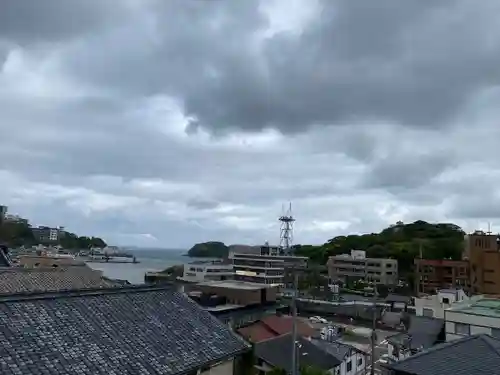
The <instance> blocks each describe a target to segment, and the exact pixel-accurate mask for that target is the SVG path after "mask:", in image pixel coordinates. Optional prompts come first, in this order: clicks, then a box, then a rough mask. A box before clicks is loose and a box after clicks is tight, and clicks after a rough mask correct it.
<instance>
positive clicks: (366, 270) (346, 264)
mask: <svg viewBox="0 0 500 375" xmlns="http://www.w3.org/2000/svg"><path fill="white" fill-rule="evenodd" d="M327 266H328V276H329V278H330V280H332V281H335V280H340V281H343V282H349V281H353V280H364V281H366V282H374V283H375V284H383V285H396V284H397V283H398V261H397V260H395V259H386V258H365V257H360V256H353V255H348V254H342V255H336V256H332V257H330V258H329V260H328V263H327Z"/></svg>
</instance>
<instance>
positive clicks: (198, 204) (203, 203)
mask: <svg viewBox="0 0 500 375" xmlns="http://www.w3.org/2000/svg"><path fill="white" fill-rule="evenodd" d="M186 204H187V205H188V206H189V207H193V208H197V209H200V210H210V209H214V208H217V207H218V206H219V202H213V201H209V200H205V199H200V198H193V199H190V200H188V201H187V202H186Z"/></svg>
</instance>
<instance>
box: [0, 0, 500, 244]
mask: <svg viewBox="0 0 500 375" xmlns="http://www.w3.org/2000/svg"><path fill="white" fill-rule="evenodd" d="M319 3H320V4H321V6H320V8H321V9H320V10H321V11H320V12H318V14H317V15H316V16H315V17H314V18H313V19H312V20H310V22H308V24H307V26H305V28H304V29H303V30H302V32H296V33H288V32H279V33H277V34H274V35H272V36H271V37H267V39H263V37H262V31H263V30H264V29H265V28H266V27H267V26H268V25H269V24H270V23H269V20H267V19H266V16H265V15H264V14H263V13H262V12H260V10H259V3H258V2H256V1H244V0H242V1H201V0H200V1H196V0H190V1H181V0H168V1H165V0H164V1H162V0H150V1H142V2H139V1H134V0H131V1H129V0H123V1H114V0H100V1H97V0H81V1H79V0H71V1H69V0H68V1H64V0H58V1H55V0H44V1H41V0H40V1H38V2H36V1H35V0H31V1H30V0H25V1H15V2H12V1H11V0H6V1H1V0H0V66H2V63H3V62H4V61H5V59H6V58H7V57H8V56H9V52H11V51H15V53H13V54H12V55H10V56H9V60H8V62H9V64H8V65H9V66H8V68H9V69H3V70H0V178H2V181H1V182H2V184H3V185H2V186H3V187H5V186H9V189H2V191H0V198H1V199H0V200H2V201H4V200H5V201H8V200H10V201H8V203H9V204H10V202H14V203H12V205H13V206H14V207H16V205H17V207H18V209H19V212H20V213H22V214H26V215H27V216H29V217H33V218H34V220H36V221H40V222H43V221H46V223H47V224H54V225H57V224H60V223H61V222H62V223H65V224H66V225H67V226H71V228H75V230H77V229H78V228H81V230H82V233H90V234H100V233H104V234H105V235H108V234H109V235H110V236H111V238H121V237H123V236H124V237H123V238H127V237H126V236H127V233H129V234H131V236H134V235H135V234H137V235H138V236H139V237H140V236H141V234H143V235H147V234H149V233H151V234H152V235H153V236H156V237H158V238H160V240H162V241H165V242H167V243H169V241H172V238H175V241H177V243H185V244H186V245H187V244H189V245H190V244H191V242H192V241H194V240H195V239H196V240H198V239H200V240H201V239H203V240H213V239H224V238H230V239H233V238H234V240H235V241H236V242H241V241H239V238H240V237H239V236H240V235H241V236H244V235H246V234H245V233H250V232H251V233H252V235H251V236H252V239H256V241H257V243H258V242H259V241H262V240H263V238H262V236H263V234H262V233H263V232H262V230H260V229H256V227H258V226H262V227H265V226H266V225H267V224H265V223H267V222H268V220H269V222H273V223H274V222H275V221H276V220H275V219H276V218H275V216H276V215H277V214H278V213H279V210H280V206H281V203H282V202H283V201H287V200H292V201H294V207H297V211H298V212H299V213H298V215H299V216H301V218H300V221H301V223H300V224H299V226H298V227H299V228H300V226H301V225H302V228H306V227H307V228H310V229H307V230H309V231H310V235H311V238H312V239H313V240H314V241H323V240H324V239H325V238H326V236H330V237H331V236H333V235H334V234H336V233H333V232H339V231H343V230H340V229H338V230H337V229H331V228H334V227H336V224H335V223H338V222H348V223H349V226H348V229H346V230H348V231H366V230H378V229H380V226H381V225H385V224H386V223H391V222H392V221H393V219H394V217H398V219H406V218H413V217H414V216H418V215H421V214H422V212H424V214H425V215H429V217H432V218H433V217H436V218H437V217H439V214H440V213H441V212H442V210H441V211H439V210H438V209H437V208H436V209H435V207H434V206H436V207H437V206H441V205H442V204H441V203H442V202H445V201H446V202H447V203H449V202H452V203H453V204H454V205H456V206H457V207H456V208H454V209H453V210H452V209H450V211H449V213H450V215H457V216H467V215H471V216H474V217H476V216H477V217H479V216H481V215H487V216H488V215H489V216H491V215H493V214H494V213H491V212H489V211H484V213H481V209H479V208H477V207H478V206H479V203H478V204H476V203H474V204H473V203H470V204H471V205H475V207H476V210H479V211H475V212H474V211H473V210H472V208H468V207H469V206H468V205H467V204H468V203H467V204H464V205H461V204H460V199H463V197H464V196H467V195H474V194H476V195H479V193H478V192H484V191H483V190H482V189H481V188H478V186H477V184H476V183H475V182H474V183H471V182H470V181H467V179H465V178H464V177H463V176H468V175H467V173H466V171H465V172H464V171H463V170H459V171H458V172H456V175H455V176H453V178H449V179H448V180H446V179H443V175H446V174H447V173H449V172H450V171H456V170H457V168H458V167H457V166H458V165H459V164H461V163H462V164H466V163H468V162H470V160H467V158H466V157H465V156H464V155H469V157H470V158H472V159H474V160H475V161H480V160H483V159H486V158H491V159H495V158H496V159H498V152H497V151H496V150H497V148H496V146H495V145H490V144H489V143H488V144H489V146H486V145H485V143H487V142H484V141H481V140H478V139H475V138H473V136H472V132H471V133H467V132H465V133H464V134H462V133H463V132H464V129H459V128H458V127H457V126H453V125H456V124H453V123H454V122H455V123H456V122H458V123H464V122H466V125H467V126H470V127H473V126H474V127H478V128H480V129H481V130H482V131H483V132H482V133H481V137H483V138H484V137H486V138H488V141H491V140H494V139H498V135H497V134H495V133H492V132H491V131H490V129H489V128H488V125H487V122H485V123H482V122H481V121H479V120H476V121H469V122H467V121H464V120H463V119H462V118H461V117H460V115H461V112H462V111H463V110H464V109H466V108H468V107H469V106H470V105H472V106H474V107H475V108H474V109H477V108H479V109H478V111H480V112H481V113H482V114H484V112H483V111H482V108H483V106H482V105H478V104H477V103H478V102H477V96H476V94H477V93H478V92H480V91H482V90H485V89H488V88H489V87H493V86H494V85H498V83H499V80H500V78H499V77H500V74H498V73H500V48H499V45H500V32H499V31H500V29H499V28H498V26H497V24H498V22H497V15H498V13H499V12H500V2H498V1H497V0H481V1H478V2H471V1H467V0H453V1H452V0H435V1H423V0H407V1H401V0H377V1H376V2H373V4H372V3H371V2H365V1H362V0H359V1H357V0H323V1H319ZM42 4H43V6H42ZM282 4H285V5H286V4H287V2H286V1H285V0H283V2H282ZM304 5H308V2H307V1H304ZM6 10H7V11H6ZM282 13H287V9H285V10H283V11H282ZM305 13H306V12H305ZM286 15H287V14H285V16H286ZM281 16H283V14H281ZM284 18H286V17H284ZM292 18H293V17H292ZM292 22H293V21H292ZM5 67H6V66H4V68H5ZM0 69H1V68H0ZM165 98H167V99H169V98H174V99H176V101H177V103H178V104H179V105H180V107H181V109H182V110H183V111H184V113H185V115H187V116H189V117H190V118H188V119H179V118H178V117H181V116H177V117H175V116H172V115H171V113H169V110H170V109H171V108H170V107H171V106H170V104H169V103H168V100H164V99H165ZM493 98H495V97H494V96H493ZM157 99H158V100H157ZM490 100H491V99H490ZM492 102H493V104H495V102H496V100H492ZM471 103H472V104H471ZM491 104H492V103H491V102H490V104H488V105H490V106H491ZM451 120H455V121H451ZM450 122H451V123H452V124H450ZM186 124H189V125H188V126H187V127H186V129H185V133H186V134H184V133H183V131H184V130H183V126H184V125H186ZM327 125H328V126H327ZM464 127H466V126H465V125H464ZM265 128H276V129H279V130H280V131H281V132H282V133H283V134H284V135H276V134H274V133H273V134H271V135H270V136H269V137H268V138H269V139H270V140H269V139H265V140H263V141H262V142H260V141H256V142H255V144H258V145H257V146H255V145H252V142H250V141H248V139H249V137H251V136H253V135H255V134H251V135H250V134H249V133H252V132H254V133H258V132H259V131H260V130H262V129H265ZM408 128H412V129H413V130H408ZM415 128H419V129H421V128H425V129H426V130H425V131H423V130H418V131H417V130H414V129H415ZM435 128H439V129H438V130H429V129H435ZM206 129H208V130H209V131H210V132H211V136H212V137H211V138H210V137H208V138H209V139H207V137H205V136H206V134H205V133H204V131H205V130H206ZM240 130H245V131H248V132H249V133H247V134H246V136H245V139H243V140H242V139H241V138H242V137H241V134H236V135H235V134H231V133H238V132H239V131H240ZM271 133H272V132H271ZM290 133H294V134H290ZM214 134H215V135H222V136H223V135H230V136H231V137H233V136H234V138H235V140H234V142H233V140H232V139H229V141H228V138H224V137H213V135H214ZM260 135H262V134H259V136H260ZM264 135H265V136H266V137H267V133H266V134H264ZM417 135H420V137H418V136H417ZM273 137H274V138H273ZM236 138H238V139H236ZM264 138H265V137H264ZM436 139H437V140H438V141H436ZM226 141H228V142H227V143H226V144H224V142H226ZM259 142H260V143H259ZM229 143H230V144H229ZM228 144H229V145H228ZM473 145H474V146H473ZM403 146H404V147H403ZM480 146H481V147H483V146H484V149H485V150H486V149H487V151H488V155H487V156H486V154H481V155H479V153H480V152H476V151H475V147H477V148H479V147H480ZM252 147H254V148H252ZM345 154H347V155H348V157H347V156H345ZM481 168H482V169H484V170H486V171H487V173H489V171H490V169H492V168H493V169H494V168H496V166H491V165H488V166H486V165H482V166H481ZM2 169H3V170H7V171H15V173H6V172H4V171H2ZM16 176H17V177H18V179H16V178H15V177H16ZM141 179H148V181H144V180H141ZM469 180H470V179H469ZM478 180H479V178H478ZM148 183H149V184H150V185H148ZM489 183H491V185H493V186H497V185H498V184H497V182H496V178H495V181H493V180H492V181H490V182H489ZM44 184H45V186H43V185H44ZM29 189H32V191H29ZM45 190H47V191H45ZM388 193H389V194H388ZM44 194H45V195H44ZM488 194H490V195H491V193H488ZM450 195H451V196H452V198H453V199H451V198H450ZM486 195H487V194H486V192H485V195H484V196H486ZM488 196H489V195H488ZM491 196H492V197H493V198H494V195H491ZM459 198H460V199H459ZM493 198H491V200H492V201H494V202H496V201H495V200H494V199H493ZM454 199H456V201H454ZM296 202H297V203H296ZM471 202H472V201H471ZM0 203H2V202H0ZM425 205H427V206H428V207H424V208H423V209H422V210H420V208H419V206H420V207H422V206H425ZM51 206H53V207H54V209H51ZM458 206H461V207H458ZM408 207H410V208H408ZM471 207H472V206H471ZM440 209H441V208H440ZM460 209H461V210H462V211H460ZM15 210H16V208H14V211H15ZM431 210H432V214H430V213H429V211H431ZM405 215H406V216H405ZM399 216H405V217H399ZM208 217H209V219H207V218H208ZM416 218H419V217H416ZM424 219H425V217H424ZM255 223H257V224H255ZM315 227H317V228H315ZM344 227H345V226H344ZM165 228H167V229H165ZM318 228H323V229H318ZM325 228H326V229H325ZM201 229H203V231H201ZM299 230H300V229H299ZM323 231H324V232H323ZM327 232H328V233H327ZM330 232H332V233H330ZM192 233H196V234H195V235H194V236H193V235H192ZM264 233H266V235H267V232H264ZM273 233H274V232H273ZM303 233H304V232H303ZM318 233H319V234H318ZM277 235H278V231H276V237H277ZM249 236H250V235H249ZM323 236H325V238H323ZM139 237H138V238H139ZM202 237H203V238H202ZM311 238H310V239H311ZM308 240H309V239H307V241H308ZM165 242H164V243H165Z"/></svg>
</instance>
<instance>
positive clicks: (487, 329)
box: [445, 311, 500, 341]
mask: <svg viewBox="0 0 500 375" xmlns="http://www.w3.org/2000/svg"><path fill="white" fill-rule="evenodd" d="M464 329H465V331H464ZM445 330H446V341H453V340H456V339H459V338H462V337H464V336H469V335H475V334H479V333H487V334H489V335H493V336H497V335H498V333H497V332H498V331H497V330H500V318H494V317H488V316H479V315H473V314H466V313H463V312H459V311H445Z"/></svg>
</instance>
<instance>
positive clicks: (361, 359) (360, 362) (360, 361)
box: [358, 357, 363, 366]
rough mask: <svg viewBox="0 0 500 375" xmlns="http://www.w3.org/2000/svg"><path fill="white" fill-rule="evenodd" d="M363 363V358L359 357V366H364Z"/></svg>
mask: <svg viewBox="0 0 500 375" xmlns="http://www.w3.org/2000/svg"><path fill="white" fill-rule="evenodd" d="M362 365H363V358H361V357H359V358H358V366H362Z"/></svg>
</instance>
